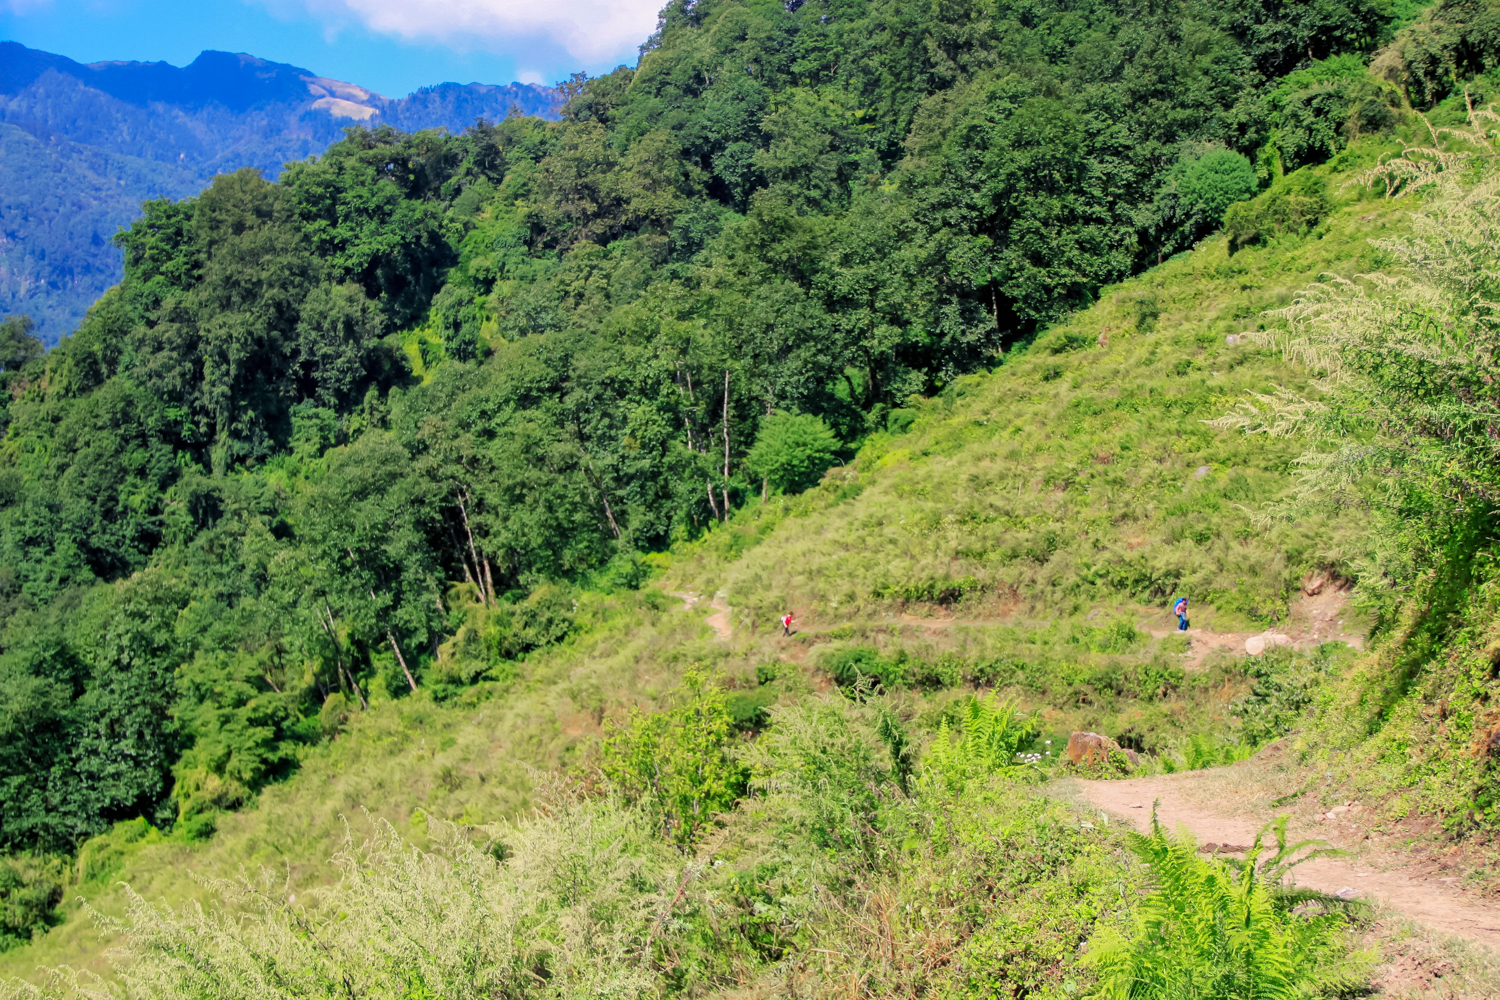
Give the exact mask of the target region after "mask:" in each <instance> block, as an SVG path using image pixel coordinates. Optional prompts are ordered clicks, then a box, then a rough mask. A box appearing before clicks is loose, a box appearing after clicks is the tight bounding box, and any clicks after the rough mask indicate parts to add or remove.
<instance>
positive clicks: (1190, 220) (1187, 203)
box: [1136, 147, 1260, 332]
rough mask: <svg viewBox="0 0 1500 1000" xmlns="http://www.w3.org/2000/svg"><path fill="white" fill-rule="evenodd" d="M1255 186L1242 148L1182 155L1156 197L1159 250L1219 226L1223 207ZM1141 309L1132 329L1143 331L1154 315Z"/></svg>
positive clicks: (1184, 243)
mask: <svg viewBox="0 0 1500 1000" xmlns="http://www.w3.org/2000/svg"><path fill="white" fill-rule="evenodd" d="M1259 188H1260V182H1259V181H1258V179H1257V178H1256V176H1255V167H1254V166H1253V165H1251V163H1250V160H1249V159H1248V158H1247V157H1246V156H1244V155H1243V154H1242V153H1237V152H1235V151H1233V150H1229V149H1223V148H1214V147H1208V148H1206V149H1202V150H1197V151H1194V152H1193V153H1189V154H1186V155H1185V156H1184V157H1183V159H1182V160H1180V161H1178V163H1177V165H1176V166H1175V167H1173V169H1172V171H1171V172H1170V174H1169V175H1168V181H1167V185H1166V186H1165V187H1164V188H1163V189H1162V191H1161V193H1160V194H1159V195H1158V197H1157V206H1156V211H1157V212H1158V213H1159V214H1160V217H1161V222H1160V223H1159V224H1160V225H1161V226H1162V227H1164V232H1163V234H1162V235H1161V237H1159V238H1160V239H1161V241H1162V252H1163V253H1167V252H1171V251H1173V250H1176V249H1179V248H1182V247H1188V246H1192V245H1193V244H1194V243H1196V242H1197V241H1198V240H1200V239H1202V238H1203V237H1204V236H1206V235H1208V234H1209V233H1211V232H1213V231H1214V230H1216V229H1218V228H1219V225H1220V224H1221V223H1222V222H1223V220H1224V212H1225V210H1227V209H1228V208H1229V206H1231V205H1233V204H1235V203H1236V202H1240V201H1244V200H1245V199H1246V198H1250V197H1252V196H1254V194H1255V193H1256V191H1258V190H1259ZM1149 311H1150V307H1149V305H1144V306H1143V308H1142V311H1141V312H1142V315H1141V318H1140V319H1138V320H1137V323H1136V325H1137V328H1138V329H1142V330H1143V332H1146V331H1149V330H1150V327H1151V323H1152V322H1154V320H1155V317H1151V318H1150V319H1149V320H1148V319H1147V318H1146V317H1147V314H1148V313H1149Z"/></svg>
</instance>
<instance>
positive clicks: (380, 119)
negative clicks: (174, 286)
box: [0, 42, 559, 343]
mask: <svg viewBox="0 0 1500 1000" xmlns="http://www.w3.org/2000/svg"><path fill="white" fill-rule="evenodd" d="M558 100H559V95H558V93H557V91H555V90H553V89H551V88H547V87H542V86H538V85H536V84H523V83H511V84H506V85H499V86H497V85H488V84H480V83H469V84H457V83H443V84H439V85H437V86H434V87H426V88H423V89H422V90H419V91H417V92H416V93H414V94H411V95H409V96H407V97H404V98H395V99H393V98H389V97H385V96H382V95H380V94H377V93H374V92H373V91H370V90H367V89H365V88H363V87H360V86H357V85H355V84H352V83H345V82H343V81H340V80H333V79H330V78H327V77H321V76H318V75H316V74H314V73H313V72H311V71H310V70H306V69H302V68H300V67H297V66H292V65H289V64H286V63H275V62H269V61H267V60H264V59H259V58H256V57H255V56H251V55H245V54H236V53H229V52H213V51H209V52H203V53H202V54H200V55H199V56H198V58H197V59H195V60H193V62H192V63H190V64H189V65H187V66H182V67H178V66H173V65H171V64H169V63H165V62H155V63H143V62H100V63H91V64H83V63H79V62H75V61H74V60H72V59H69V58H67V57H66V56H60V55H55V54H53V53H50V52H42V51H39V50H37V49H31V48H27V47H26V46H24V45H21V44H19V43H16V42H0V316H3V315H7V314H16V313H28V314H30V315H31V316H32V317H33V318H34V319H35V320H36V321H37V323H38V328H39V333H40V334H41V335H42V336H43V338H44V339H45V340H47V341H48V342H49V343H50V342H55V341H56V340H57V339H58V338H59V337H61V336H63V335H65V334H67V333H68V332H69V331H71V330H72V329H73V328H74V327H75V326H76V325H77V323H78V321H79V319H81V318H82V316H83V313H84V311H85V310H86V309H87V308H88V306H89V304H90V303H91V302H93V301H94V299H96V298H98V296H99V295H100V294H102V293H103V291H104V290H105V289H106V288H108V287H109V286H110V285H112V284H114V283H115V282H116V281H118V280H119V278H120V274H121V270H120V254H119V251H118V250H116V249H115V248H114V247H113V246H112V245H111V244H110V242H109V240H110V237H111V236H113V235H114V233H115V232H116V231H117V230H118V229H119V228H120V227H121V226H124V225H128V224H129V223H130V221H131V220H132V219H134V218H135V217H136V216H137V215H138V214H139V206H140V202H141V201H142V200H144V199H147V198H162V197H166V198H184V197H188V196H190V195H192V194H196V193H197V192H198V191H199V190H201V189H202V188H203V186H204V185H205V184H207V182H208V181H209V180H210V179H211V178H212V177H213V176H214V175H215V174H218V173H223V172H226V171H232V170H237V169H240V168H241V167H255V168H257V169H259V170H261V171H263V172H264V173H266V174H267V175H268V176H274V175H275V174H276V173H277V172H279V171H280V169H281V167H282V165H283V164H284V163H286V162H288V161H291V160H298V159H303V158H305V157H307V156H311V155H314V154H316V153H319V152H321V151H322V150H323V149H325V148H326V147H327V146H328V145H329V144H330V143H332V142H335V141H337V140H338V139H340V138H342V137H343V132H344V129H345V128H347V127H348V126H350V125H368V126H376V125H382V124H389V125H393V126H395V127H396V128H399V129H402V130H405V131H416V130H419V129H427V128H446V129H448V130H450V131H455V132H456V131H461V130H462V129H464V128H467V127H468V126H470V125H472V124H473V123H474V121H475V120H476V119H478V118H488V119H491V120H498V119H500V118H504V117H505V116H506V115H507V114H509V113H510V112H511V110H512V109H516V110H519V112H520V113H521V114H525V115H539V116H541V117H553V116H554V115H555V109H556V107H557V104H558Z"/></svg>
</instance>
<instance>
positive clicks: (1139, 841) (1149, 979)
mask: <svg viewBox="0 0 1500 1000" xmlns="http://www.w3.org/2000/svg"><path fill="white" fill-rule="evenodd" d="M1267 830H1270V831H1271V832H1272V833H1273V835H1274V837H1275V840H1276V849H1275V853H1274V854H1272V855H1271V857H1270V858H1268V859H1266V860H1265V861H1264V862H1263V863H1262V862H1261V855H1262V854H1264V853H1265V851H1266V848H1265V845H1264V839H1265V835H1266V831H1267ZM1127 842H1128V843H1129V846H1130V849H1131V850H1132V851H1133V852H1134V853H1135V855H1136V856H1137V857H1139V858H1140V859H1141V860H1142V861H1144V862H1145V863H1146V864H1147V865H1148V866H1149V868H1150V872H1151V879H1152V882H1153V883H1154V885H1153V888H1154V890H1155V891H1153V892H1152V893H1151V894H1150V895H1149V896H1147V897H1146V898H1145V899H1144V900H1143V901H1142V902H1141V905H1140V907H1139V908H1138V910H1137V912H1136V914H1135V919H1134V922H1133V926H1132V927H1131V928H1130V929H1129V930H1128V931H1126V932H1125V933H1120V932H1119V931H1116V930H1113V929H1106V930H1104V931H1102V932H1101V933H1099V934H1098V935H1096V936H1095V938H1094V940H1093V942H1092V944H1091V947H1090V949H1089V953H1088V956H1087V959H1086V961H1087V962H1088V964H1090V965H1092V966H1093V967H1094V968H1095V969H1097V970H1098V972H1099V989H1098V992H1097V993H1096V994H1095V995H1096V996H1097V997H1099V998H1101V1000H1144V998H1148V997H1149V998H1150V1000H1189V998H1192V1000H1198V998H1207V997H1213V998H1223V1000H1280V998H1288V1000H1290V998H1292V997H1308V996H1323V995H1326V992H1325V990H1346V989H1349V988H1351V987H1353V986H1355V985H1357V982H1356V979H1355V977H1354V976H1353V975H1352V972H1353V970H1352V969H1351V968H1350V965H1349V963H1348V962H1347V961H1345V959H1344V955H1345V946H1344V942H1343V941H1342V940H1341V937H1342V932H1343V931H1344V929H1345V928H1346V927H1348V926H1349V922H1350V921H1349V915H1348V912H1347V904H1346V903H1344V902H1343V901H1342V900H1339V899H1337V898H1335V897H1330V896H1324V895H1322V894H1321V893H1317V892H1314V891H1311V890H1297V889H1290V888H1287V887H1286V886H1284V885H1283V884H1282V880H1283V879H1284V878H1285V876H1286V875H1287V873H1288V872H1289V871H1290V870H1291V869H1292V868H1293V867H1295V866H1296V865H1299V864H1301V863H1302V862H1304V861H1308V860H1311V859H1312V858H1315V857H1317V856H1319V855H1321V854H1327V853H1329V852H1328V851H1326V850H1320V849H1319V847H1320V845H1319V844H1318V843H1317V842H1314V841H1304V842H1302V843H1299V844H1292V845H1288V844H1287V842H1286V818H1285V817H1282V818H1281V819H1279V820H1276V821H1275V822H1273V823H1271V824H1268V825H1267V827H1266V828H1265V829H1263V830H1262V831H1261V832H1260V833H1259V834H1257V835H1256V838H1255V843H1254V844H1253V845H1252V846H1251V848H1250V850H1249V851H1247V852H1246V855H1245V859H1244V860H1243V861H1229V860H1225V859H1222V858H1219V857H1216V856H1215V857H1205V856H1203V855H1200V854H1198V853H1197V845H1196V844H1194V843H1193V841H1192V840H1190V839H1186V838H1183V839H1173V838H1171V837H1169V836H1168V835H1167V833H1166V831H1164V830H1163V829H1162V827H1161V823H1160V822H1159V821H1158V820H1157V818H1156V813H1155V810H1152V815H1151V832H1150V834H1148V835H1142V834H1136V833H1132V834H1128V835H1127Z"/></svg>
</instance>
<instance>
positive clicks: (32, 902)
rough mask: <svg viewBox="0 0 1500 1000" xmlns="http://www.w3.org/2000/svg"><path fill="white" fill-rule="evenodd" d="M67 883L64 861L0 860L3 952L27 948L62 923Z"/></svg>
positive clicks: (38, 858) (25, 857)
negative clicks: (60, 909)
mask: <svg viewBox="0 0 1500 1000" xmlns="http://www.w3.org/2000/svg"><path fill="white" fill-rule="evenodd" d="M64 880H65V873H64V870H63V863H62V859H61V858H56V857H48V856H36V855H30V854H22V855H18V856H16V857H9V858H3V859H0V951H8V950H10V949H11V948H16V947H19V946H21V945H23V944H26V943H28V942H29V941H30V940H31V938H32V936H33V935H35V934H37V933H39V932H43V931H46V930H47V928H49V927H52V926H54V925H55V924H57V923H58V922H59V917H58V914H57V904H58V903H60V902H62V897H63V882H64Z"/></svg>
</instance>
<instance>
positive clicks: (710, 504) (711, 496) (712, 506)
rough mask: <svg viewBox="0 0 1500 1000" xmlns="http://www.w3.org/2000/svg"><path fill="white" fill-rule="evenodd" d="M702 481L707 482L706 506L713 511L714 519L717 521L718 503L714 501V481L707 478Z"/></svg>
mask: <svg viewBox="0 0 1500 1000" xmlns="http://www.w3.org/2000/svg"><path fill="white" fill-rule="evenodd" d="M704 482H706V483H708V508H709V510H711V511H713V512H714V520H715V521H717V520H719V505H718V504H717V503H715V502H714V481H713V480H712V479H707V480H704Z"/></svg>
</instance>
